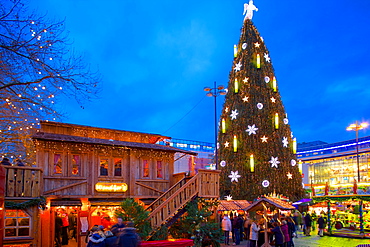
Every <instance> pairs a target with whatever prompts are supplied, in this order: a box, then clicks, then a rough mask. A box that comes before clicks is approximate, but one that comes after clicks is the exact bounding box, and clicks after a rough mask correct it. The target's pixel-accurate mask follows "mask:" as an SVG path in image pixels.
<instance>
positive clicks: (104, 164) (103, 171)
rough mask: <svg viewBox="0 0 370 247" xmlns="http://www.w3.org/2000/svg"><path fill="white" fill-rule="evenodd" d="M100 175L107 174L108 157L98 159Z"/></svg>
mask: <svg viewBox="0 0 370 247" xmlns="http://www.w3.org/2000/svg"><path fill="white" fill-rule="evenodd" d="M100 176H108V159H100Z"/></svg>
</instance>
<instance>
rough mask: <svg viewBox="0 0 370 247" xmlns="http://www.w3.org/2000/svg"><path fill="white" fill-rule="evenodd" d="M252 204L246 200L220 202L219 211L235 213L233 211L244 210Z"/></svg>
mask: <svg viewBox="0 0 370 247" xmlns="http://www.w3.org/2000/svg"><path fill="white" fill-rule="evenodd" d="M249 205H250V203H249V202H248V201H246V200H232V201H227V200H220V204H219V205H218V207H217V210H218V211H233V210H244V208H246V207H248V206H249Z"/></svg>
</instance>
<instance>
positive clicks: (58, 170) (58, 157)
mask: <svg viewBox="0 0 370 247" xmlns="http://www.w3.org/2000/svg"><path fill="white" fill-rule="evenodd" d="M62 172H63V168H62V154H54V174H62Z"/></svg>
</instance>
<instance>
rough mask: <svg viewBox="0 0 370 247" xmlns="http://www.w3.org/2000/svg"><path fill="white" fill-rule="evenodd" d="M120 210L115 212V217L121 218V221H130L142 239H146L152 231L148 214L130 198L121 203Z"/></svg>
mask: <svg viewBox="0 0 370 247" xmlns="http://www.w3.org/2000/svg"><path fill="white" fill-rule="evenodd" d="M121 208H122V210H118V211H116V217H121V218H122V219H123V221H132V222H133V223H134V224H135V228H136V229H137V231H138V234H139V235H140V237H141V238H142V239H146V237H147V236H148V235H149V233H150V232H151V230H152V227H151V225H150V221H148V216H149V212H148V211H146V210H145V209H144V206H143V205H140V204H139V203H138V202H137V201H135V200H134V199H132V198H127V199H125V200H123V201H122V203H121Z"/></svg>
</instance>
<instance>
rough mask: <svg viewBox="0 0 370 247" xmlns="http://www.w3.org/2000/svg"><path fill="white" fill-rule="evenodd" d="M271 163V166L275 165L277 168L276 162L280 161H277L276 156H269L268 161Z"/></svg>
mask: <svg viewBox="0 0 370 247" xmlns="http://www.w3.org/2000/svg"><path fill="white" fill-rule="evenodd" d="M269 162H270V163H271V168H272V167H276V168H278V164H280V161H278V157H276V158H275V157H271V160H270V161H269Z"/></svg>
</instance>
